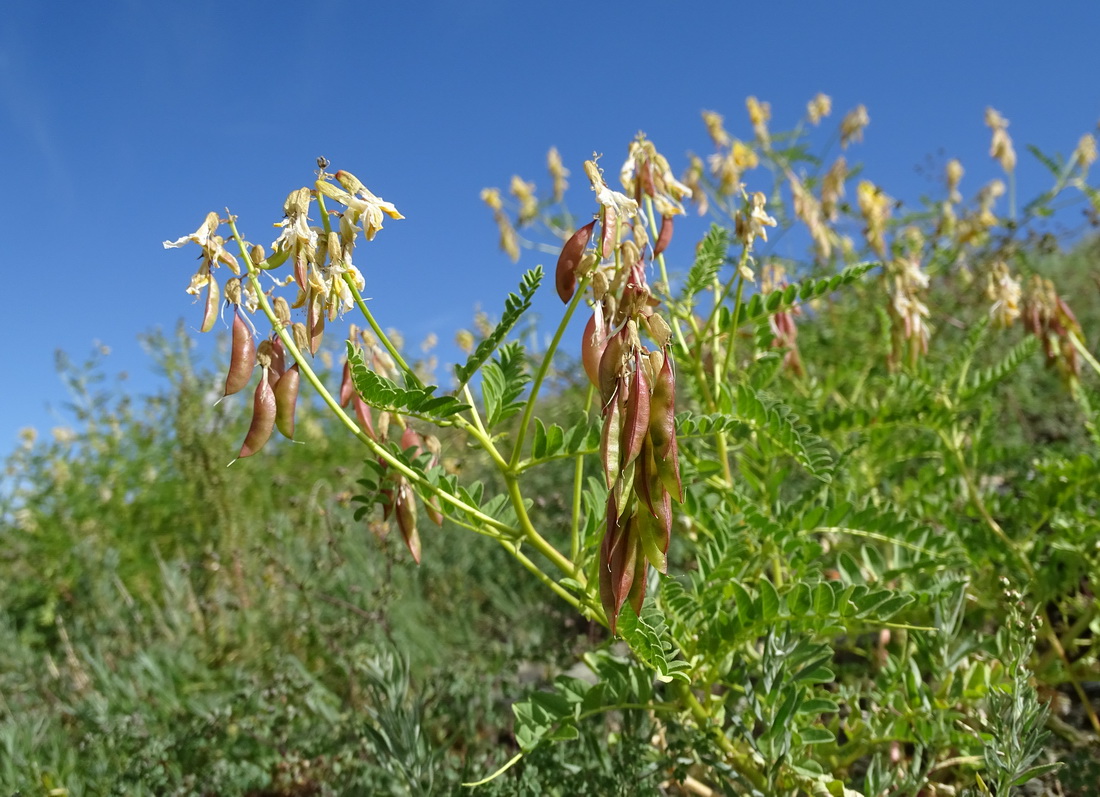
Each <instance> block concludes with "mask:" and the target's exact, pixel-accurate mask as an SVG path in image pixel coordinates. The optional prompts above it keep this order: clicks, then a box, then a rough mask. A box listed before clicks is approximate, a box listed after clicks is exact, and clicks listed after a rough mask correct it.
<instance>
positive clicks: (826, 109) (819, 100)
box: [806, 93, 833, 125]
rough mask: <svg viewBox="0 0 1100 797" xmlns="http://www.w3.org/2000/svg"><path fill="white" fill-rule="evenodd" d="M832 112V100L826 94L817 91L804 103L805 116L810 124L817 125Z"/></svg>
mask: <svg viewBox="0 0 1100 797" xmlns="http://www.w3.org/2000/svg"><path fill="white" fill-rule="evenodd" d="M832 112H833V100H832V98H831V97H829V95H828V94H821V93H818V94H817V95H816V96H814V98H813V99H812V100H810V101H809V102H808V103H807V104H806V117H807V118H808V119H809V120H810V124H812V125H817V124H818V123H819V122H820V121H821V120H822V119H824V118H825V117H826V116H828V115H829V114H830V113H832Z"/></svg>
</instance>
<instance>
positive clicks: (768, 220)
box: [735, 191, 777, 279]
mask: <svg viewBox="0 0 1100 797" xmlns="http://www.w3.org/2000/svg"><path fill="white" fill-rule="evenodd" d="M767 201H768V198H767V197H766V196H764V192H763V191H756V192H755V193H754V194H753V195H752V196H751V197H749V202H750V203H751V204H752V210H751V211H750V212H749V213H748V215H747V216H746V214H745V212H744V211H741V210H739V211H737V217H736V219H735V234H736V235H737V237H738V239H740V241H741V242H742V243H743V244H744V245H745V246H746V247H750V248H751V247H752V244H753V241H754V240H756V238H758V237H759V238H763V239H764V240H765V241H766V240H768V227H775V226H776V225H777V222H776V220H775V219H774V218H772V217H771V216H769V215H768V214H767V213H766V212H765V211H764V205H765V204H767ZM750 273H751V272H750ZM750 279H751V278H750Z"/></svg>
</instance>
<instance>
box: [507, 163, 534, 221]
mask: <svg viewBox="0 0 1100 797" xmlns="http://www.w3.org/2000/svg"><path fill="white" fill-rule="evenodd" d="M508 191H509V193H511V195H512V196H514V197H515V198H516V199H517V200H519V223H520V224H521V225H523V224H527V223H528V222H531V221H534V220H535V219H536V218H537V217H538V215H539V200H538V197H537V196H535V184H534V183H528V182H525V181H524V180H523V178H522V177H520V176H519V175H518V174H513V175H512V183H511V185H510V186H509V187H508Z"/></svg>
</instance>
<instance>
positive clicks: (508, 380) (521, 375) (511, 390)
mask: <svg viewBox="0 0 1100 797" xmlns="http://www.w3.org/2000/svg"><path fill="white" fill-rule="evenodd" d="M481 377H482V381H481V397H482V400H483V401H484V402H485V419H486V425H487V426H489V427H493V426H496V425H497V424H499V423H500V422H502V421H505V420H507V419H508V418H510V417H512V416H513V415H515V414H516V413H517V412H519V411H520V410H521V409H523V402H522V401H519V400H518V399H519V397H520V396H521V395H522V394H523V390H524V388H525V387H526V386H527V383H528V381H530V379H531V377H530V375H529V374H528V373H527V368H526V358H525V357H524V353H523V347H522V346H520V345H519V344H518V343H515V342H513V343H506V344H504V345H503V346H501V347H500V350H499V351H498V352H497V356H496V357H495V358H494V359H493V361H492V362H489V363H486V364H485V365H484V366H483V367H482V369H481Z"/></svg>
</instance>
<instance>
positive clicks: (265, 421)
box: [237, 369, 276, 459]
mask: <svg viewBox="0 0 1100 797" xmlns="http://www.w3.org/2000/svg"><path fill="white" fill-rule="evenodd" d="M265 370H266V369H265ZM275 414H276V406H275V391H274V390H272V389H271V384H270V383H269V382H268V381H267V374H264V376H263V378H262V379H260V382H259V384H258V385H256V393H255V395H254V397H253V400H252V423H251V425H249V427H248V434H247V435H245V438H244V444H243V445H242V446H241V453H240V454H238V455H237V458H238V459H243V458H244V457H250V456H252V455H253V454H255V453H256V452H257V451H259V450H260V449H261V448H263V447H264V444H265V443H266V442H267V441H268V439H269V438H270V437H271V431H272V430H273V429H274V428H275Z"/></svg>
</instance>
